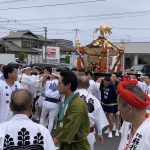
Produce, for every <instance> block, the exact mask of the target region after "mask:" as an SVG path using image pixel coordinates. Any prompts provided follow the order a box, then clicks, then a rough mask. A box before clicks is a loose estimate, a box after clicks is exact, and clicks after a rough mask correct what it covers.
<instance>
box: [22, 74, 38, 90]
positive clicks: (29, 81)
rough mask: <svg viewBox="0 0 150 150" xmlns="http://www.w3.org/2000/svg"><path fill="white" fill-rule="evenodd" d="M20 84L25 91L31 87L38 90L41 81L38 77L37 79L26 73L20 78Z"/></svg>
mask: <svg viewBox="0 0 150 150" xmlns="http://www.w3.org/2000/svg"><path fill="white" fill-rule="evenodd" d="M20 82H21V84H22V85H23V87H24V88H25V89H29V90H30V89H31V87H32V88H38V87H39V86H40V83H39V82H40V79H39V77H38V76H37V77H36V78H35V76H30V75H26V74H25V73H23V74H22V76H21V77H20Z"/></svg>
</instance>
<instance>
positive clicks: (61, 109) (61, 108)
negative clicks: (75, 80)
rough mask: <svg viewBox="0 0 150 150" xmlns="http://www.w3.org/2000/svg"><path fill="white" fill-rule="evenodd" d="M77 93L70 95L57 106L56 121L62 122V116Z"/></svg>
mask: <svg viewBox="0 0 150 150" xmlns="http://www.w3.org/2000/svg"><path fill="white" fill-rule="evenodd" d="M78 95H79V94H78V93H73V94H72V95H70V96H69V97H68V98H67V99H66V100H65V101H64V102H61V103H60V105H59V114H58V120H59V121H60V122H62V121H63V120H64V116H65V114H66V111H67V108H68V105H69V104H70V103H71V102H72V101H73V100H74V99H75V98H76V97H77V96H78Z"/></svg>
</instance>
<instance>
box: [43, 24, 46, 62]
mask: <svg viewBox="0 0 150 150" xmlns="http://www.w3.org/2000/svg"><path fill="white" fill-rule="evenodd" d="M44 32H45V55H44V59H43V60H44V61H45V63H47V27H44Z"/></svg>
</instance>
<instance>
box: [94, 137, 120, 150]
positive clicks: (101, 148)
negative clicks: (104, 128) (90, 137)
mask: <svg viewBox="0 0 150 150" xmlns="http://www.w3.org/2000/svg"><path fill="white" fill-rule="evenodd" d="M103 135H104V139H105V142H104V144H101V143H100V142H96V143H95V149H94V150H117V149H118V146H119V142H120V137H115V136H113V138H112V139H109V138H107V135H106V134H103Z"/></svg>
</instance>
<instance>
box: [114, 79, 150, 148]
mask: <svg viewBox="0 0 150 150" xmlns="http://www.w3.org/2000/svg"><path fill="white" fill-rule="evenodd" d="M137 83H138V81H137V80H130V81H122V82H121V83H119V85H118V92H119V95H118V100H117V101H118V109H119V110H120V114H121V116H122V119H123V120H124V121H126V122H124V123H123V125H122V129H121V135H122V138H121V141H120V145H119V148H118V150H149V149H150V144H149V141H150V130H149V129H150V118H149V116H148V115H147V114H146V107H147V106H148V105H149V104H150V98H149V97H148V95H147V94H145V93H144V92H143V91H142V90H141V88H139V87H138V86H137Z"/></svg>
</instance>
